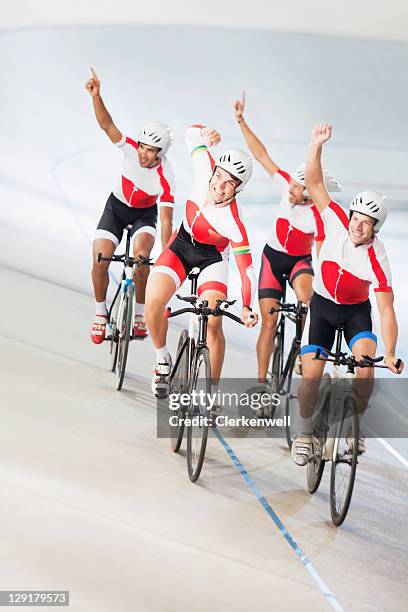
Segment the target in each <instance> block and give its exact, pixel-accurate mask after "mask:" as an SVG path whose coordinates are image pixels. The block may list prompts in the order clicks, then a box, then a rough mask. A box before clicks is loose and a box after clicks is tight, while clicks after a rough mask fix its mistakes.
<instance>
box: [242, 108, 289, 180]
mask: <svg viewBox="0 0 408 612" xmlns="http://www.w3.org/2000/svg"><path fill="white" fill-rule="evenodd" d="M237 122H238V123H239V127H240V128H241V132H242V134H243V135H244V138H245V141H246V143H247V145H248V148H249V150H250V151H251V153H252V155H253V156H254V158H255V159H256V161H257V162H259V163H260V164H261V166H262V167H263V169H264V170H265V171H266V172H267V173H268V174H269V175H270V176H274V174H275V172H276V171H277V170H279V166H277V165H276V164H275V162H274V161H273V160H272V159H271V158H270V156H269V153H268V151H267V150H266V147H265V145H264V144H263V143H262V142H261V141H260V140H259V138H258V136H256V134H254V132H253V131H252V130H251V128H250V127H249V125H248V124H247V122H246V121H245V119H244V118H243V117H242V118H241V119H240V120H239V121H237Z"/></svg>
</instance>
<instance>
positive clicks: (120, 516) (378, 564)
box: [0, 267, 408, 612]
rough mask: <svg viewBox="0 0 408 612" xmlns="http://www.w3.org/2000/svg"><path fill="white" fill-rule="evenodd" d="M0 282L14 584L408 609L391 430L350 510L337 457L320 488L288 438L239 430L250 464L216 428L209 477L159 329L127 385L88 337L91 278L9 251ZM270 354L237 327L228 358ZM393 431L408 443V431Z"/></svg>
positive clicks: (103, 598) (9, 575) (110, 601)
mask: <svg viewBox="0 0 408 612" xmlns="http://www.w3.org/2000/svg"><path fill="white" fill-rule="evenodd" d="M0 282H1V286H2V289H3V291H4V293H3V295H5V296H9V298H10V299H9V300H7V305H6V307H5V304H4V301H3V307H2V313H1V318H0V344H1V351H0V355H1V368H0V372H1V380H2V389H3V391H2V402H1V423H2V427H1V433H0V447H1V457H2V459H1V462H0V493H1V499H2V503H1V505H0V520H1V524H2V555H1V556H2V562H1V568H2V572H1V579H0V588H1V589H21V588H23V587H24V588H25V589H38V588H43V589H57V588H58V589H67V590H68V589H69V590H70V592H71V608H72V610H75V611H78V612H82V611H87V612H94V611H95V612H104V611H112V610H121V611H128V610H129V611H131V610H149V611H150V610H154V611H155V610H158V611H164V610H165V611H167V610H168V611H172V610H176V609H178V610H197V611H201V610H203V611H204V610H208V608H210V607H211V609H214V610H225V609H227V610H231V609H236V610H242V611H247V610H249V609H256V610H260V609H262V608H264V607H272V608H273V609H278V610H293V609H294V608H296V607H297V606H298V605H299V602H301V605H302V606H303V607H304V609H306V610H309V609H316V610H328V609H331V607H334V608H335V609H337V610H340V609H344V610H359V611H361V610H393V611H394V610H401V611H402V610H405V609H406V601H407V585H406V570H407V558H406V547H407V544H408V542H407V531H406V529H405V523H406V518H407V501H408V496H407V486H408V466H407V465H403V464H402V463H401V462H400V461H399V460H398V459H397V458H395V457H393V456H392V455H390V454H389V453H388V452H387V451H386V450H385V449H384V448H383V447H382V446H381V445H380V444H379V443H378V442H377V441H376V440H369V441H368V444H369V451H368V453H367V455H366V456H365V457H364V458H363V459H362V460H361V461H360V464H359V468H358V473H357V480H356V485H355V490H354V495H353V499H352V506H351V510H350V512H349V515H348V517H347V519H346V522H345V523H344V524H343V526H342V527H341V528H335V527H334V526H333V525H332V524H331V522H330V515H329V501H328V477H327V475H326V476H325V477H324V478H323V482H322V484H321V486H320V489H319V491H318V493H317V494H316V495H315V496H313V497H312V496H310V495H309V493H308V492H307V491H306V487H305V471H304V470H303V469H301V468H298V467H297V466H295V465H294V464H293V463H292V461H291V459H290V458H289V453H288V451H287V449H286V448H285V444H284V441H283V440H271V439H246V438H243V439H239V438H236V439H229V440H228V443H229V444H230V447H231V448H232V449H233V451H234V453H235V454H236V457H237V458H238V460H239V461H240V462H241V464H242V466H243V467H241V468H240V470H238V469H237V467H236V466H235V465H234V463H233V462H232V460H231V458H230V457H229V455H228V454H227V452H226V450H225V448H224V447H223V445H222V444H221V443H220V442H219V440H217V439H215V438H213V439H211V441H210V443H209V447H208V450H207V458H206V462H205V464H204V470H203V473H202V475H201V478H200V480H199V482H198V483H197V484H195V485H194V484H192V483H190V481H189V480H188V476H187V471H186V465H185V454H184V452H182V453H181V454H180V455H174V454H173V453H172V452H171V451H170V449H169V441H168V440H165V439H157V438H156V404H155V401H154V398H153V397H152V395H151V392H150V374H151V367H152V363H153V359H154V354H153V351H152V348H151V345H150V343H149V341H146V342H144V343H136V342H134V343H132V344H131V347H130V356H129V371H128V375H127V377H126V379H125V384H124V389H123V390H122V392H120V393H119V392H117V391H115V390H114V384H113V383H114V380H113V375H112V374H110V373H109V371H108V367H107V366H108V355H107V347H106V346H102V347H94V346H93V345H92V344H91V343H90V342H89V339H88V325H89V316H90V312H91V311H92V302H91V300H90V299H89V298H88V297H87V296H84V295H81V294H79V293H76V292H73V291H71V290H68V289H65V288H63V287H59V286H56V285H54V284H52V283H49V282H44V281H40V280H37V279H34V278H32V277H30V276H27V275H25V274H22V273H16V272H15V273H12V272H11V271H10V270H9V269H6V268H3V267H2V268H0ZM23 322H24V323H23ZM62 329H65V330H68V331H67V333H65V334H64V335H62ZM177 332H178V329H177V328H175V327H174V328H172V331H171V340H170V345H171V346H175V344H176V338H177ZM254 367H255V363H254V358H253V354H252V353H250V352H249V351H248V350H247V349H242V348H240V347H238V346H235V345H234V344H232V343H229V344H228V353H227V363H226V368H225V375H229V376H237V377H245V376H246V375H247V371H248V368H254ZM391 443H392V444H393V446H394V447H396V448H397V449H398V450H399V452H400V453H401V454H402V455H404V456H405V457H407V456H408V444H407V442H406V440H405V441H399V440H393V441H391ZM397 443H398V444H397ZM244 470H246V472H244ZM245 479H246V480H245ZM248 479H251V480H252V481H253V486H252V488H251V486H249V485H248ZM254 486H255V487H256V488H257V490H256V491H254ZM257 495H258V496H259V497H264V499H262V500H261V501H262V503H261V502H260V500H259V499H258V498H257ZM262 504H264V505H262ZM265 506H266V508H265ZM279 521H282V523H283V526H282V525H280V524H279ZM283 529H287V531H288V535H286V538H285V533H284V532H283ZM291 538H293V540H291V541H288V540H290V539H291ZM291 544H292V545H291ZM299 549H300V550H299ZM303 555H304V556H303Z"/></svg>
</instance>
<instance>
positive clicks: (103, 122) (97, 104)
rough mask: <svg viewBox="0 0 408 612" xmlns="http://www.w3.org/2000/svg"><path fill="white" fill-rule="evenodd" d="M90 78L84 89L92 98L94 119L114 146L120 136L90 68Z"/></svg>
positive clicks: (93, 71)
mask: <svg viewBox="0 0 408 612" xmlns="http://www.w3.org/2000/svg"><path fill="white" fill-rule="evenodd" d="M91 72H92V77H91V78H90V79H89V80H88V81H87V82H86V84H85V88H86V89H87V90H88V92H89V94H90V95H91V97H92V102H93V107H94V111H95V116H96V119H97V121H98V123H99V125H100V127H101V128H102V129H103V131H104V132H106V135H107V136H108V138H110V140H111V141H112V142H113V143H114V144H116V143H117V142H119V141H120V140H121V139H122V134H121V132H120V131H119V130H118V128H117V127H116V125H115V124H114V123H113V119H112V117H111V116H110V114H109V112H108V111H107V109H106V106H105V104H104V103H103V100H102V98H101V94H100V89H101V82H100V80H99V78H98V76H97V74H96V72H95V70H94V69H93V68H91Z"/></svg>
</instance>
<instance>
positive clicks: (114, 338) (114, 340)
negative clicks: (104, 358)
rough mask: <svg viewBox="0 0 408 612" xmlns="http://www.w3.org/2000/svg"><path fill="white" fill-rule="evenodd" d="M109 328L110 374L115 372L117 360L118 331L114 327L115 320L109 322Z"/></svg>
mask: <svg viewBox="0 0 408 612" xmlns="http://www.w3.org/2000/svg"><path fill="white" fill-rule="evenodd" d="M110 326H111V339H110V342H109V353H110V356H111V372H114V371H115V370H116V362H117V360H118V330H117V327H116V319H115V318H112V319H111V322H110Z"/></svg>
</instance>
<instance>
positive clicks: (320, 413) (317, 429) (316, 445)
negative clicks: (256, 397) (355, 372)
mask: <svg viewBox="0 0 408 612" xmlns="http://www.w3.org/2000/svg"><path fill="white" fill-rule="evenodd" d="M330 381H331V378H330V374H327V373H326V374H325V375H324V377H323V379H322V382H321V384H320V391H319V394H320V395H319V399H318V400H317V402H316V408H315V415H314V432H313V443H312V452H313V455H312V459H311V460H310V461H309V462H308V464H307V488H308V489H309V493H312V494H313V493H316V491H317V489H318V488H319V485H320V481H321V480H322V476H323V471H324V466H325V464H326V461H325V460H324V459H323V449H324V445H325V442H326V436H327V431H328V427H329V425H328V418H329V408H330V393H327V392H326V391H325V387H326V386H327V385H328V384H330Z"/></svg>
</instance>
